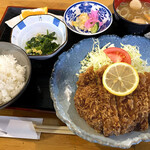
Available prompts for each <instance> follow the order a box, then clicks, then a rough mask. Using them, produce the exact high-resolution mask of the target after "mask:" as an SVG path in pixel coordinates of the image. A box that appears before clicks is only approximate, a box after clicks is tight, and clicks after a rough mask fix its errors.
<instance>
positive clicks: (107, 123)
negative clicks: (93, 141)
mask: <svg viewBox="0 0 150 150" xmlns="http://www.w3.org/2000/svg"><path fill="white" fill-rule="evenodd" d="M105 69H106V67H104V68H102V69H101V70H99V72H97V73H95V72H94V71H93V67H91V68H89V69H88V70H87V72H85V73H83V74H80V76H79V81H78V82H77V85H78V88H77V91H76V94H75V98H74V100H75V107H76V109H77V111H78V113H79V115H80V116H81V117H82V118H83V119H84V120H85V121H86V122H87V123H88V124H89V125H90V126H92V127H93V128H94V129H96V130H97V131H98V132H102V133H103V134H104V135H105V136H110V135H112V134H115V135H119V134H120V124H119V118H118V113H117V109H116V107H117V106H116V101H115V96H114V95H112V94H110V93H108V92H107V91H106V90H105V89H104V88H103V85H102V83H101V78H102V74H103V72H104V70H105ZM99 78H100V79H99ZM91 79H92V80H91ZM93 81H94V82H93Z"/></svg>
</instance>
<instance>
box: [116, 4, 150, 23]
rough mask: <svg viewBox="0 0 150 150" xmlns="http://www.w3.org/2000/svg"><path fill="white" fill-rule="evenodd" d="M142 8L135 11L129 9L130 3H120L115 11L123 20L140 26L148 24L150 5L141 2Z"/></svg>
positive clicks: (149, 21)
mask: <svg viewBox="0 0 150 150" xmlns="http://www.w3.org/2000/svg"><path fill="white" fill-rule="evenodd" d="M141 4H142V7H141V8H140V9H138V10H135V9H133V8H131V7H130V2H122V3H120V5H119V6H118V7H117V9H116V11H117V12H118V14H119V15H120V16H122V17H123V18H125V19H127V20H129V21H131V22H134V23H140V24H150V3H149V2H142V1H141Z"/></svg>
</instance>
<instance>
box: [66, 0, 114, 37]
mask: <svg viewBox="0 0 150 150" xmlns="http://www.w3.org/2000/svg"><path fill="white" fill-rule="evenodd" d="M91 11H98V15H99V17H98V20H99V21H100V22H102V25H101V26H100V27H99V29H98V31H97V32H96V33H91V32H90V31H84V30H82V29H80V28H78V27H74V26H73V25H72V21H76V18H77V17H78V16H79V15H80V14H81V13H87V14H89V13H90V12H91ZM64 21H65V23H66V25H67V27H68V28H69V29H70V30H72V31H73V32H75V33H78V34H81V35H96V34H100V33H102V32H104V31H105V30H107V29H108V28H109V27H110V26H111V24H112V21H113V18H112V13H111V12H110V10H109V9H108V8H107V7H106V6H104V5H103V4H100V3H97V2H92V1H82V2H78V3H75V4H73V5H71V6H70V7H69V8H68V9H67V10H66V11H65V13H64Z"/></svg>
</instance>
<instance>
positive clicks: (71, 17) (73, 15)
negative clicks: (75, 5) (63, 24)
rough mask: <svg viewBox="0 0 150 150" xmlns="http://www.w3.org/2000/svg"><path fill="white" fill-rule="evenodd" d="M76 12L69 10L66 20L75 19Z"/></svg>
mask: <svg viewBox="0 0 150 150" xmlns="http://www.w3.org/2000/svg"><path fill="white" fill-rule="evenodd" d="M75 11H76V10H74V11H73V10H69V11H68V13H67V17H68V20H74V18H76V13H75Z"/></svg>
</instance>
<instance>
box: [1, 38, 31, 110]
mask: <svg viewBox="0 0 150 150" xmlns="http://www.w3.org/2000/svg"><path fill="white" fill-rule="evenodd" d="M0 55H13V56H14V58H16V60H17V64H19V65H21V66H25V67H26V71H25V84H24V86H23V87H22V88H21V89H20V91H19V93H18V94H17V95H16V96H15V97H12V99H11V100H9V101H8V102H5V103H2V104H0V109H3V108H5V107H7V106H9V105H10V104H12V103H13V102H14V101H16V100H17V99H18V98H19V97H20V96H21V95H22V94H23V92H24V91H25V89H26V88H27V85H28V83H29V81H30V77H31V62H30V59H29V57H28V56H27V54H26V52H25V51H24V50H23V49H21V48H20V47H18V46H16V45H14V44H11V43H8V42H2V41H1V42H0Z"/></svg>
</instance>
